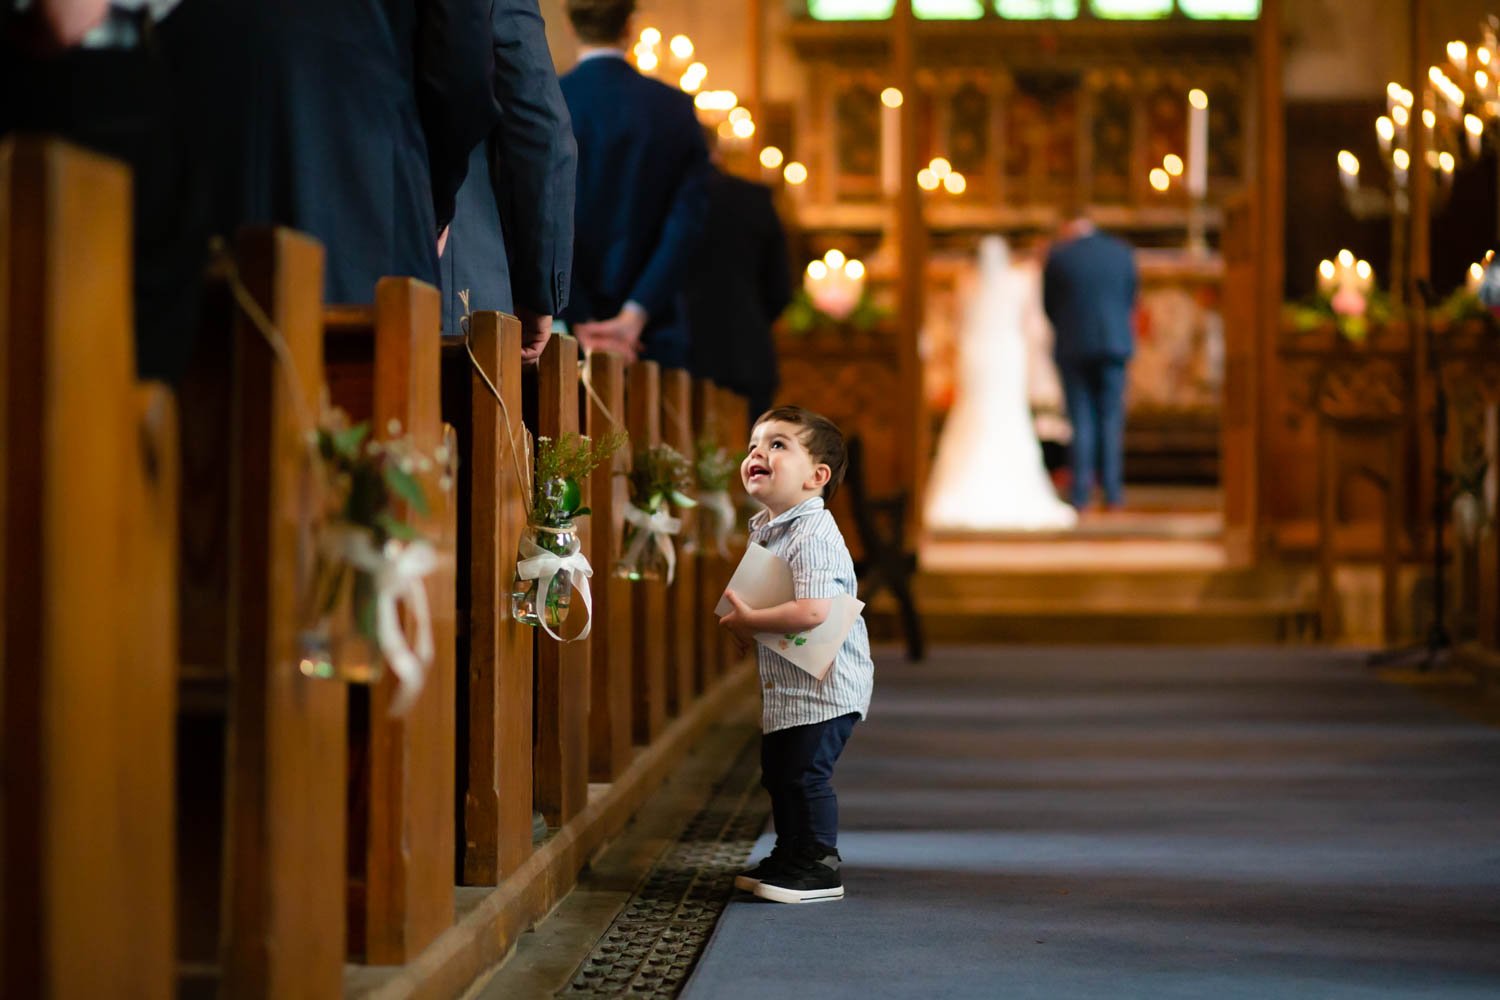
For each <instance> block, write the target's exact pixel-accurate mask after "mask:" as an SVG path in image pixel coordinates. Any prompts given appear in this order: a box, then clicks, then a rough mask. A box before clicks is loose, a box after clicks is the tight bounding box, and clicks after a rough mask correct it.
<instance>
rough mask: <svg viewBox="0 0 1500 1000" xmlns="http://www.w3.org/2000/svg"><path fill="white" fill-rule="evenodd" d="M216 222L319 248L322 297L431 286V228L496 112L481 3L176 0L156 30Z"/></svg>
mask: <svg viewBox="0 0 1500 1000" xmlns="http://www.w3.org/2000/svg"><path fill="white" fill-rule="evenodd" d="M160 34H161V37H162V39H163V47H164V49H165V51H166V52H167V54H168V59H169V62H170V63H171V64H172V66H173V75H174V86H175V88H176V91H177V93H179V94H180V95H181V97H182V99H183V101H184V104H185V106H186V114H185V121H186V123H187V124H188V126H189V128H188V130H187V134H188V137H189V140H190V141H191V143H192V145H193V147H194V149H195V151H196V153H197V155H198V157H199V159H200V160H201V166H202V168H203V177H204V186H205V197H206V199H207V200H206V205H207V211H208V213H209V219H210V222H211V226H212V230H213V231H214V232H217V233H221V234H223V235H225V236H232V235H233V233H234V231H235V230H236V229H238V228H239V227H240V226H243V225H247V224H248V225H254V224H269V223H277V224H282V225H287V226H291V227H292V228H295V229H299V230H302V231H303V232H306V233H309V234H311V235H313V236H315V237H317V238H318V239H319V240H321V241H322V242H323V244H324V246H325V247H326V248H327V251H328V257H327V267H326V271H325V282H324V293H325V296H326V297H327V299H328V300H330V301H334V302H350V303H367V302H370V301H372V300H373V298H374V294H375V282H376V280H377V279H379V278H380V277H382V276H384V275H392V274H395V275H410V276H413V277H417V278H421V279H422V280H424V281H428V282H431V283H433V284H437V282H438V240H439V234H440V233H441V232H442V231H443V229H444V227H446V226H447V224H448V222H449V220H450V219H451V218H452V217H453V210H454V199H455V196H456V195H457V192H458V189H459V186H460V185H461V184H462V183H463V179H464V175H465V173H466V172H467V171H468V168H469V154H470V152H471V151H472V150H473V149H474V147H475V146H476V145H478V144H479V142H480V141H481V140H483V139H484V137H485V136H486V135H488V134H489V132H490V129H491V128H492V127H493V126H494V124H495V122H496V121H497V120H498V116H499V111H498V109H497V108H496V106H495V100H494V96H493V90H492V87H493V78H494V57H493V53H492V50H491V47H490V0H379V2H368V0H318V2H316V3H309V2H306V0H185V2H184V3H183V4H182V5H181V6H180V7H179V8H178V9H177V10H176V11H174V12H173V14H172V16H171V17H170V18H167V19H166V20H165V21H164V22H163V23H162V25H161V29H160Z"/></svg>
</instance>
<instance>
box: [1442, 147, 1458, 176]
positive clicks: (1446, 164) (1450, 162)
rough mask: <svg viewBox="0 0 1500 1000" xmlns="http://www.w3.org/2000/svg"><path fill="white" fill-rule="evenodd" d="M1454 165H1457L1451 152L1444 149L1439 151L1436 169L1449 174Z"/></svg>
mask: <svg viewBox="0 0 1500 1000" xmlns="http://www.w3.org/2000/svg"><path fill="white" fill-rule="evenodd" d="M1455 166H1457V164H1456V163H1455V161H1454V159H1453V154H1452V153H1450V152H1448V151H1447V150H1446V149H1445V150H1443V151H1442V152H1441V153H1439V154H1438V169H1439V170H1441V171H1442V172H1443V173H1445V174H1451V173H1453V168H1454V167H1455Z"/></svg>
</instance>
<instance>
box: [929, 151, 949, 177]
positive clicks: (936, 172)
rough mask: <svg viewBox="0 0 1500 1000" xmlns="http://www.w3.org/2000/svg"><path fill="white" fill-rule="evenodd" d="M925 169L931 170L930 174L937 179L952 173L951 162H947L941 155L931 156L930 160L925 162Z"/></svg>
mask: <svg viewBox="0 0 1500 1000" xmlns="http://www.w3.org/2000/svg"><path fill="white" fill-rule="evenodd" d="M927 169H928V170H931V171H932V175H933V176H934V177H936V178H937V179H938V180H942V179H943V178H944V177H947V176H948V175H949V174H951V173H953V164H951V163H949V162H948V161H947V160H946V159H944V158H943V157H941V156H934V157H933V158H932V162H931V163H929V164H927Z"/></svg>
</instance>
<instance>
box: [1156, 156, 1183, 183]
mask: <svg viewBox="0 0 1500 1000" xmlns="http://www.w3.org/2000/svg"><path fill="white" fill-rule="evenodd" d="M1161 165H1162V167H1163V168H1165V170H1166V171H1167V173H1169V174H1171V175H1172V176H1173V177H1181V176H1182V157H1180V156H1178V155H1177V154H1176V153H1168V154H1167V155H1166V156H1163V157H1162V158H1161Z"/></svg>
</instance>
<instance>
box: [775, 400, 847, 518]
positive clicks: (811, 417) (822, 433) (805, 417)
mask: <svg viewBox="0 0 1500 1000" xmlns="http://www.w3.org/2000/svg"><path fill="white" fill-rule="evenodd" d="M768 420H777V421H780V422H781V423H784V424H791V425H793V426H794V427H798V428H801V430H800V432H799V433H798V435H797V440H799V441H801V442H802V447H804V448H806V449H807V451H808V454H810V455H812V457H813V461H815V462H821V463H822V464H823V465H826V466H828V472H829V476H828V482H827V483H825V484H824V485H823V499H824V500H832V499H833V495H834V494H835V493H837V492H838V488H839V484H840V483H842V482H843V481H844V473H845V472H847V471H848V470H849V449H848V447H847V446H846V445H845V444H844V432H843V431H841V430H839V427H838V424H835V423H834V422H833V421H832V420H829V419H828V418H827V417H825V416H823V415H822V414H821V413H814V412H813V411H812V410H805V409H803V408H802V407H800V406H776V407H772V408H771V409H769V410H767V411H766V412H765V413H762V414H761V415H760V416H759V417H758V418H757V419H756V421H755V426H756V427H759V426H760V425H761V424H763V423H765V422H766V421H768Z"/></svg>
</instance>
